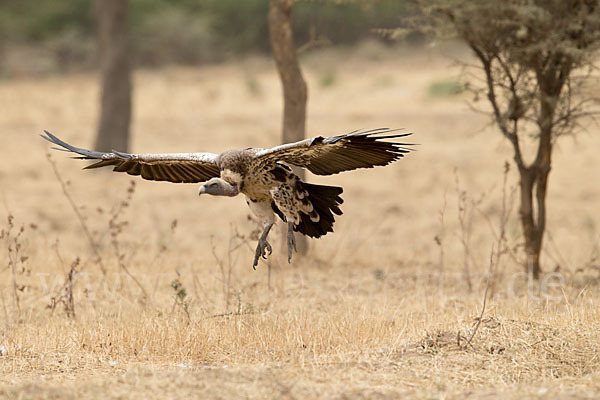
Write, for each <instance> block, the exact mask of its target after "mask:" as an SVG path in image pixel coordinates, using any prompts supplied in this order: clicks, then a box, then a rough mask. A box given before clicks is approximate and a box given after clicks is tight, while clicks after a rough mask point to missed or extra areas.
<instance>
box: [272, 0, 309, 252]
mask: <svg viewBox="0 0 600 400" xmlns="http://www.w3.org/2000/svg"><path fill="white" fill-rule="evenodd" d="M293 4H294V0H271V1H270V3H269V15H268V21H269V34H270V38H271V48H272V49H273V57H274V58H275V64H276V65H277V71H278V72H279V78H280V80H281V85H282V88H283V126H282V135H281V141H282V142H283V143H289V142H295V141H298V140H302V139H304V136H305V131H306V100H307V97H308V89H307V87H306V82H305V81H304V77H303V76H302V71H301V69H300V63H299V62H298V56H297V54H296V45H295V42H294V32H293V26H292V6H293ZM294 173H296V174H297V175H299V176H300V178H303V177H304V170H301V169H294ZM296 244H297V248H298V251H299V252H300V253H306V250H307V246H308V244H307V242H306V239H305V237H304V236H300V237H297V238H296Z"/></svg>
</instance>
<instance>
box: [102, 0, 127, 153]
mask: <svg viewBox="0 0 600 400" xmlns="http://www.w3.org/2000/svg"><path fill="white" fill-rule="evenodd" d="M128 7H129V1H128V0H96V3H95V11H96V20H97V34H98V56H99V60H100V68H101V75H102V95H101V101H100V123H99V126H98V134H97V136H96V145H95V149H96V150H100V151H110V150H113V149H114V150H119V151H124V152H126V151H128V148H129V125H130V121H131V63H130V47H129V34H128V28H127V25H128V21H127V15H128Z"/></svg>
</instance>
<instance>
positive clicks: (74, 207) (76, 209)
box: [46, 153, 106, 277]
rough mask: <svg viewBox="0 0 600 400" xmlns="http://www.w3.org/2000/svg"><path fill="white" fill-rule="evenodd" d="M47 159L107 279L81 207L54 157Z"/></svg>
mask: <svg viewBox="0 0 600 400" xmlns="http://www.w3.org/2000/svg"><path fill="white" fill-rule="evenodd" d="M46 159H47V160H48V162H49V163H50V165H51V166H52V171H53V172H54V176H55V177H56V180H57V181H58V183H59V184H60V188H61V189H62V192H63V195H64V196H65V198H66V199H67V201H68V202H69V205H70V206H71V209H72V210H73V212H74V213H75V215H76V216H77V219H78V220H79V224H80V225H81V229H83V233H84V234H85V237H86V238H87V240H88V243H89V244H90V248H91V249H92V251H93V252H94V254H95V255H96V262H97V263H98V265H99V266H100V270H101V271H102V275H103V276H104V277H106V267H105V266H104V262H103V261H102V257H101V256H100V251H99V249H98V244H97V243H96V241H95V240H94V238H93V237H92V234H91V232H90V229H89V228H88V226H87V223H86V222H85V218H84V217H83V215H82V214H81V212H80V211H79V207H77V204H75V201H74V200H73V197H72V196H71V194H70V193H69V191H68V190H67V183H66V182H65V181H64V180H63V179H62V177H61V175H60V172H58V168H56V162H54V160H53V159H52V156H51V155H50V153H47V154H46Z"/></svg>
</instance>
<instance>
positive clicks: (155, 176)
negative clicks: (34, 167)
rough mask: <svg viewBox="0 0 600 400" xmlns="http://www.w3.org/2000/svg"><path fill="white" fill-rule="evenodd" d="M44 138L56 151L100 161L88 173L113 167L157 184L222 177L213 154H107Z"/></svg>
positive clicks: (192, 181) (47, 135)
mask: <svg viewBox="0 0 600 400" xmlns="http://www.w3.org/2000/svg"><path fill="white" fill-rule="evenodd" d="M44 133H45V135H41V136H42V137H43V138H44V139H46V140H47V141H49V142H50V143H52V144H55V145H57V146H60V147H52V148H53V149H56V150H61V151H67V152H71V153H75V154H78V155H79V156H80V157H75V158H78V159H83V160H98V162H96V163H94V164H91V165H88V166H87V167H85V168H84V169H91V168H101V167H107V166H112V167H113V171H116V172H126V173H128V174H129V175H141V177H142V178H144V179H148V180H153V181H168V182H176V183H195V182H203V181H207V180H209V179H211V178H213V177H218V176H219V167H218V166H217V156H218V155H217V154H213V153H171V154H128V153H122V152H118V151H114V150H113V151H112V152H110V153H105V152H101V151H93V150H87V149H82V148H79V147H75V146H71V145H70V144H68V143H66V142H64V141H62V140H60V139H59V138H57V137H56V136H54V135H53V134H51V133H50V132H48V131H44Z"/></svg>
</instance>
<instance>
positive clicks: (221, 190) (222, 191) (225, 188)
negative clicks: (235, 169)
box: [198, 178, 240, 197]
mask: <svg viewBox="0 0 600 400" xmlns="http://www.w3.org/2000/svg"><path fill="white" fill-rule="evenodd" d="M239 192H240V190H239V189H238V186H237V185H232V184H230V183H228V182H227V181H225V180H223V179H221V178H212V179H211V180H209V181H208V182H206V183H205V184H204V185H202V186H200V189H199V190H198V195H201V194H212V195H213V196H229V197H233V196H236V195H237V194H238V193H239Z"/></svg>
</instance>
